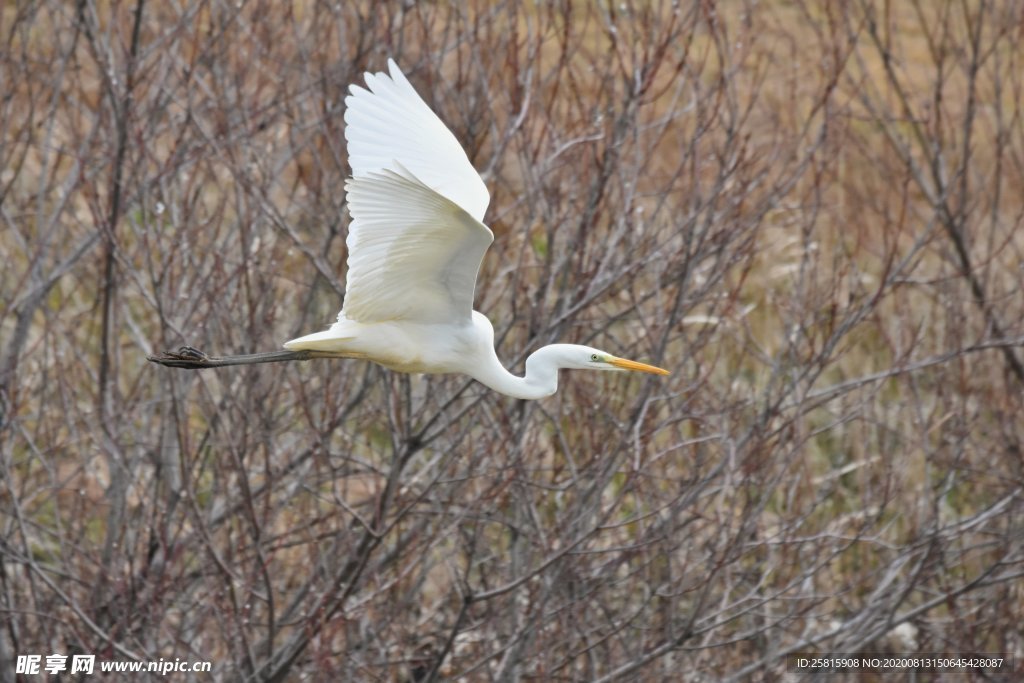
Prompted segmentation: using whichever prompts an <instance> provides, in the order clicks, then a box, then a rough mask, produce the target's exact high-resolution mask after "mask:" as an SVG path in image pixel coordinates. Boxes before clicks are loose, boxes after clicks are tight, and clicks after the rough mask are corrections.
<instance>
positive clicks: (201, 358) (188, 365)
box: [147, 346, 337, 370]
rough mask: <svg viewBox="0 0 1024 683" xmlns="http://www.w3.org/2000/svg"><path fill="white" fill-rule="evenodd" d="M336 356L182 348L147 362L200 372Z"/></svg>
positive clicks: (164, 353) (292, 352)
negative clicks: (219, 353)
mask: <svg viewBox="0 0 1024 683" xmlns="http://www.w3.org/2000/svg"><path fill="white" fill-rule="evenodd" d="M336 356H337V354H332V353H327V352H324V351H308V350H307V351H287V350H282V351H264V352H262V353H246V354H241V355H237V356H211V355H209V354H207V353H205V352H203V351H200V350H199V349H197V348H195V347H192V346H182V347H180V348H178V350H177V351H164V352H162V353H160V354H159V355H156V356H148V357H147V360H148V361H150V362H152V363H157V364H158V365H164V366H167V367H169V368H183V369H186V370H202V369H204V368H221V367H225V366H227V365H253V364H256V363H280V362H283V361H292V360H312V359H313V358H334V357H336Z"/></svg>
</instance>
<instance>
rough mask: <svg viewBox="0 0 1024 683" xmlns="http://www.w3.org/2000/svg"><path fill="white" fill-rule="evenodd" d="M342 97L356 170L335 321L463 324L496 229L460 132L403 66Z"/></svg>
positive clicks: (350, 191)
mask: <svg viewBox="0 0 1024 683" xmlns="http://www.w3.org/2000/svg"><path fill="white" fill-rule="evenodd" d="M388 67H389V69H390V72H391V75H390V76H388V75H386V74H384V73H378V74H367V75H366V84H367V85H368V86H369V88H370V89H369V90H366V89H364V88H360V87H358V86H352V88H351V92H352V94H351V95H350V96H349V97H347V98H346V99H345V104H346V106H347V107H348V109H347V111H346V113H345V123H346V129H345V137H346V139H347V140H348V153H349V163H350V164H351V165H352V178H350V179H349V180H348V182H347V183H346V184H345V189H346V191H347V193H348V196H347V200H348V207H349V212H350V213H351V215H352V221H351V223H350V224H349V234H348V240H347V245H348V278H347V281H346V292H345V305H344V307H343V308H342V310H341V314H340V315H339V316H338V319H339V320H342V319H349V320H357V321H360V322H381V321H388V320H408V321H414V322H423V323H438V322H460V321H463V320H468V319H469V318H470V316H471V315H472V312H473V292H474V289H475V287H476V276H477V272H478V271H479V270H480V262H481V260H482V259H483V255H484V252H485V251H486V250H487V247H488V246H489V245H490V244H491V242H492V241H493V240H494V235H493V234H491V231H490V230H489V229H488V228H487V226H485V225H484V224H483V223H481V222H480V220H481V219H482V218H483V215H484V212H485V211H486V210H487V204H488V202H489V201H490V196H489V195H488V193H487V188H486V186H485V185H484V183H483V180H482V179H481V178H480V176H479V174H477V172H476V170H474V169H473V166H472V164H470V163H469V159H468V158H467V157H466V153H465V152H464V151H463V150H462V147H461V146H459V143H458V141H457V140H456V139H455V136H454V135H452V133H451V131H450V130H448V129H447V128H446V127H445V125H444V124H443V123H441V120H440V119H439V118H437V116H436V115H435V114H434V112H433V111H431V110H430V107H428V106H427V105H426V103H425V102H424V101H423V100H422V99H420V96H419V95H417V94H416V91H415V90H413V88H412V86H411V85H410V84H409V81H407V80H406V79H405V76H403V75H402V72H401V71H400V70H399V69H398V66H397V65H396V64H395V63H394V61H392V60H388Z"/></svg>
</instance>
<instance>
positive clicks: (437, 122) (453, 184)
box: [345, 59, 491, 221]
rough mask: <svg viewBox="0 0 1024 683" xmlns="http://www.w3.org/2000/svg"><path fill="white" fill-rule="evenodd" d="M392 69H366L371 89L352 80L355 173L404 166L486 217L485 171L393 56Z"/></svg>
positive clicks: (350, 131)
mask: <svg viewBox="0 0 1024 683" xmlns="http://www.w3.org/2000/svg"><path fill="white" fill-rule="evenodd" d="M388 71H389V73H388V74H385V73H383V72H381V73H376V74H372V73H368V74H366V85H367V88H368V89H367V88H362V87H360V86H358V85H353V86H351V87H350V88H349V91H350V93H351V94H350V95H349V96H348V97H346V98H345V107H346V109H345V139H346V140H347V141H348V155H349V164H351V166H352V176H353V177H355V178H359V177H362V176H365V175H366V174H368V173H373V172H375V171H382V170H385V169H387V170H391V171H395V172H397V173H402V170H401V168H400V167H404V168H406V169H408V170H409V171H410V172H411V173H412V174H413V175H414V176H415V177H416V178H418V179H419V180H420V181H421V182H423V183H424V184H425V185H426V186H427V187H430V188H432V189H433V190H435V191H436V192H439V193H440V194H442V195H444V196H445V197H447V198H448V199H450V200H451V201H453V202H455V203H456V204H458V205H459V206H460V207H462V209H463V210H465V211H466V212H467V213H468V214H469V215H470V216H472V217H473V218H475V219H476V220H477V221H482V220H483V218H484V213H486V211H487V205H488V204H489V203H490V200H491V198H490V195H489V194H488V192H487V186H486V185H484V181H483V179H481V178H480V174H478V173H477V172H476V169H474V168H473V165H472V164H471V163H470V161H469V158H468V157H467V156H466V152H465V151H464V150H463V149H462V146H461V145H460V144H459V141H458V140H456V139H455V136H454V135H453V134H452V132H451V131H450V130H448V128H447V127H446V126H445V125H444V123H442V122H441V119H439V118H438V117H437V115H436V114H435V113H434V112H433V111H432V110H431V109H430V107H429V106H428V105H427V103H426V102H424V101H423V99H422V98H421V97H420V96H419V94H418V93H417V92H416V90H414V89H413V87H412V85H411V84H410V83H409V81H408V80H407V79H406V77H405V75H404V74H403V73H402V71H401V70H400V69H399V68H398V65H397V64H395V62H394V60H392V59H389V60H388Z"/></svg>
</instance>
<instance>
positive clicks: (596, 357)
mask: <svg viewBox="0 0 1024 683" xmlns="http://www.w3.org/2000/svg"><path fill="white" fill-rule="evenodd" d="M590 360H592V361H594V362H595V363H596V362H597V361H599V360H601V357H600V356H598V355H597V354H596V353H592V354H590Z"/></svg>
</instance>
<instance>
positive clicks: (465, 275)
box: [152, 59, 668, 399]
mask: <svg viewBox="0 0 1024 683" xmlns="http://www.w3.org/2000/svg"><path fill="white" fill-rule="evenodd" d="M388 71H389V73H388V74H385V73H383V72H381V73H376V74H371V73H367V74H366V86H367V88H362V87H359V86H358V85H353V86H351V87H350V89H349V92H350V94H349V96H348V97H346V98H345V106H346V112H345V139H346V140H347V141H348V154H349V163H350V164H351V166H352V177H351V178H349V179H348V181H347V182H346V183H345V190H346V192H347V200H348V209H349V213H350V214H351V216H352V220H351V222H350V224H349V233H348V239H347V240H346V244H347V246H348V276H347V279H346V288H345V301H344V305H343V306H342V309H341V313H339V314H338V320H337V322H335V323H334V324H333V325H331V326H330V328H328V329H327V330H324V331H323V332H315V333H313V334H309V335H306V336H304V337H299V338H298V339H293V340H291V341H289V342H287V343H286V344H285V345H284V347H285V348H286V349H287V351H277V352H270V353H263V354H252V355H248V356H230V357H227V358H210V357H208V356H206V355H205V354H203V353H202V352H199V351H196V350H195V349H191V348H189V347H183V348H182V349H181V351H180V352H179V353H178V354H167V355H165V356H164V357H163V358H153V359H152V360H155V361H157V362H161V363H163V364H165V365H172V366H177V367H191V368H200V367H215V366H221V365H234V364H240V363H262V362H270V361H278V360H301V359H307V358H362V359H366V360H371V361H374V362H376V363H379V364H380V365H383V366H384V367H386V368H390V369H391V370H396V371H399V372H421V373H449V372H451V373H462V374H466V375H469V376H470V377H472V378H474V379H475V380H477V381H478V382H480V383H481V384H485V385H486V386H488V387H490V388H491V389H493V390H495V391H497V392H500V393H502V394H507V395H508V396H513V397H515V398H521V399H538V398H543V397H545V396H550V395H551V394H553V393H555V391H556V390H557V388H558V370H559V369H560V368H571V369H580V370H638V371H640V372H649V373H653V374H658V375H667V374H668V371H667V370H663V369H662V368H657V367H654V366H653V365H647V364H645V363H638V362H636V361H632V360H626V359H624V358H618V357H616V356H613V355H611V354H610V353H606V352H604V351H601V350H599V349H595V348H591V347H589V346H580V345H577V344H551V345H549V346H545V347H543V348H541V349H539V350H537V351H535V352H533V353H532V354H531V355H530V356H529V357H528V358H527V359H526V374H525V375H524V376H523V377H517V376H516V375H513V374H512V373H510V372H508V371H507V370H506V369H505V367H504V366H503V365H502V364H501V362H500V361H499V360H498V356H497V354H496V353H495V351H494V328H493V327H492V326H491V323H490V321H489V320H488V319H487V318H486V317H485V316H484V315H483V314H481V313H479V312H477V311H474V310H473V291H474V289H475V287H476V277H477V273H478V271H479V270H480V263H481V261H482V259H483V256H484V252H486V251H487V247H488V246H490V244H491V242H492V241H493V240H494V235H493V234H492V233H491V231H490V229H489V228H488V227H487V226H486V225H484V224H483V223H482V222H481V221H482V220H483V217H484V212H485V211H486V210H487V205H488V203H490V195H489V194H488V192H487V187H486V186H485V185H484V182H483V179H482V178H481V177H480V175H479V174H478V173H477V172H476V170H475V169H474V168H473V165H472V164H471V163H470V161H469V158H468V157H467V156H466V153H465V151H464V150H463V149H462V147H461V146H460V145H459V143H458V141H457V140H456V139H455V136H454V135H453V134H452V132H451V131H450V130H449V129H448V128H447V127H446V126H445V125H444V123H442V122H441V119H439V118H438V117H437V115H436V114H435V113H434V112H433V111H432V110H431V109H430V107H429V106H428V105H427V103H426V102H424V101H423V99H421V98H420V96H419V95H418V94H417V93H416V91H415V90H414V89H413V87H412V85H410V83H409V81H408V80H407V79H406V78H405V75H404V74H403V73H402V71H401V70H400V69H399V68H398V65H397V64H395V62H394V60H391V59H389V60H388Z"/></svg>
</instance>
